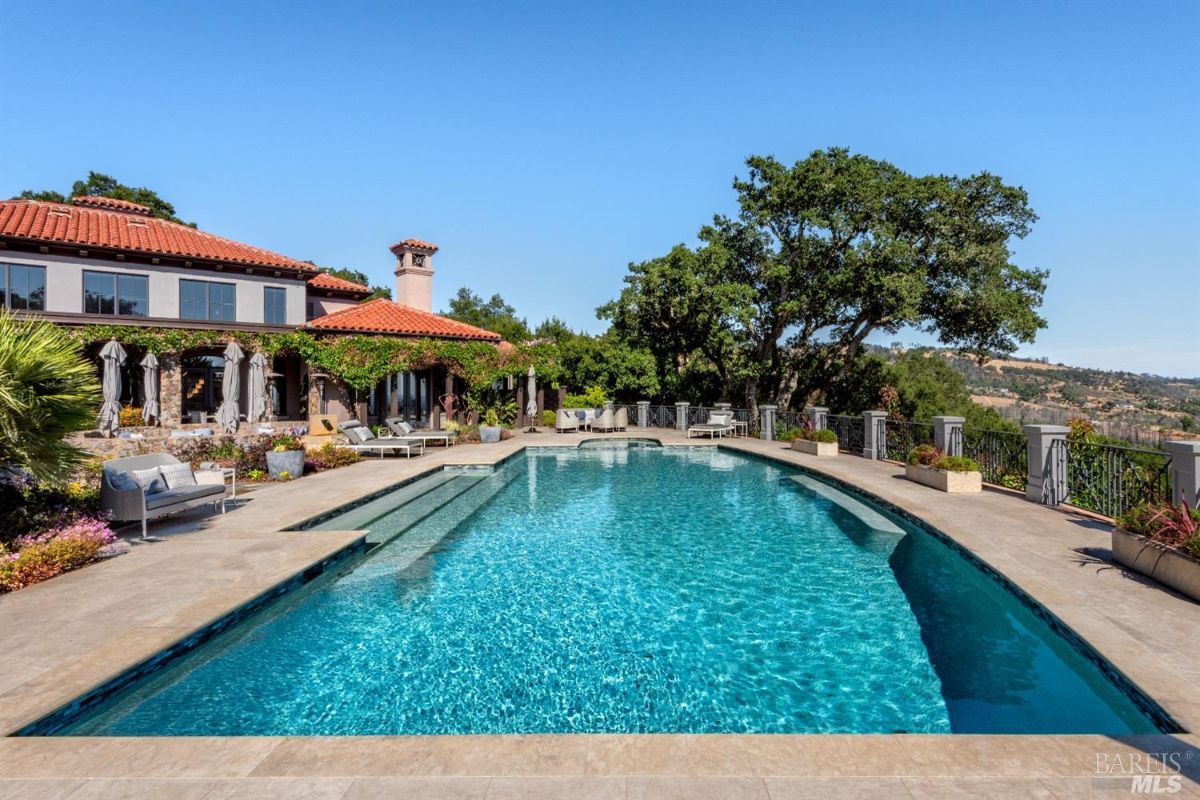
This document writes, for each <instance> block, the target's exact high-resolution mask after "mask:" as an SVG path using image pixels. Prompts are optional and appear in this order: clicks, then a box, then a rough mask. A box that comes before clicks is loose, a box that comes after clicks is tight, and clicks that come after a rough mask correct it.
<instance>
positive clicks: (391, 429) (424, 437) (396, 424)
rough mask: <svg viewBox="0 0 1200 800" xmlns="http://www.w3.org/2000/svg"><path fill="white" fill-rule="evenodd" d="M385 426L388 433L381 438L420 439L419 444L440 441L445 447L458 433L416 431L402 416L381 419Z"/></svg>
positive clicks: (452, 442) (451, 443)
mask: <svg viewBox="0 0 1200 800" xmlns="http://www.w3.org/2000/svg"><path fill="white" fill-rule="evenodd" d="M383 424H384V426H386V427H387V429H388V433H387V434H386V435H384V437H383V438H385V439H389V438H392V437H399V438H401V439H420V440H421V444H425V443H426V442H442V443H443V444H444V445H445V446H446V447H451V446H453V445H454V440H455V439H457V438H458V434H456V433H452V432H450V431H418V430H415V429H414V428H413V426H412V425H409V424H408V423H407V422H405V421H404V417H388V418H387V419H385V420H384V421H383Z"/></svg>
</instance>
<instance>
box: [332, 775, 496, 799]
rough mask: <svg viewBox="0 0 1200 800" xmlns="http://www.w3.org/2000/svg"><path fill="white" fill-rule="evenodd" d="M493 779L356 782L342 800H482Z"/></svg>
mask: <svg viewBox="0 0 1200 800" xmlns="http://www.w3.org/2000/svg"><path fill="white" fill-rule="evenodd" d="M490 782H491V779H490V778H454V777H447V778H357V779H355V781H354V782H353V783H352V784H350V788H349V790H348V791H347V792H346V794H345V796H344V797H343V800H483V798H485V797H486V796H487V790H488V784H489V783H490Z"/></svg>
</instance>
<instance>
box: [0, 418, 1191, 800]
mask: <svg viewBox="0 0 1200 800" xmlns="http://www.w3.org/2000/svg"><path fill="white" fill-rule="evenodd" d="M626 435H629V436H637V435H640V432H638V431H636V430H631V431H630V433H629V434H626ZM646 435H649V436H652V437H654V438H658V439H660V440H662V441H663V443H664V444H671V443H678V444H682V443H685V439H684V437H682V436H681V435H679V434H675V433H673V432H665V431H660V430H650V431H647V432H646ZM605 436H606V435H603V434H601V435H598V436H597V437H592V436H590V435H575V434H564V435H555V434H548V433H544V434H540V435H522V436H517V437H514V438H513V439H511V440H509V441H507V442H502V443H500V444H497V445H487V446H479V445H459V446H457V447H453V448H449V449H440V448H435V449H430V450H428V451H426V454H425V455H424V456H422V457H419V458H414V459H411V460H405V459H395V458H388V459H384V460H378V459H369V460H367V461H364V462H363V463H362V464H359V465H356V466H353V467H349V468H345V469H341V470H335V471H332V472H327V473H323V474H320V475H315V476H310V477H308V478H305V479H303V480H301V481H296V482H292V483H288V484H279V485H273V486H270V487H266V488H262V489H260V490H258V491H256V492H253V493H252V494H250V495H248V496H247V499H246V502H245V503H243V504H241V505H240V507H238V508H237V509H236V510H234V511H231V512H230V513H228V514H226V515H224V516H204V515H200V514H193V515H189V516H188V517H186V518H182V519H180V520H178V521H176V522H173V523H169V524H166V525H162V526H160V527H159V528H158V530H157V531H153V532H160V533H164V534H165V535H164V536H163V541H159V542H155V543H150V544H136V545H135V546H134V548H133V551H132V552H131V553H129V554H127V555H124V556H121V557H119V558H116V559H113V560H111V561H108V562H104V563H101V564H97V565H93V566H90V567H87V568H85V569H83V570H80V571H78V572H75V573H72V574H69V575H65V576H62V577H60V578H56V579H54V580H52V581H48V582H46V583H43V584H39V585H37V586H33V587H30V588H29V589H25V590H22V591H20V592H16V593H14V594H11V595H4V596H0V733H10V732H12V731H15V730H17V729H19V728H21V727H22V726H24V725H26V724H28V723H30V722H32V721H34V720H36V719H38V718H40V717H41V716H43V715H44V714H46V713H48V712H50V711H52V710H54V709H55V708H57V707H59V706H60V705H62V704H64V703H66V702H68V701H70V700H71V699H73V698H75V697H77V696H79V695H80V694H82V693H83V692H85V691H87V690H88V689H90V688H92V687H94V686H96V685H97V684H100V683H102V682H103V681H105V680H107V679H108V678H110V677H112V676H113V675H116V674H118V673H120V672H121V671H123V670H124V669H126V668H127V667H129V666H131V665H132V664H135V663H137V662H138V661H140V660H142V659H143V658H146V657H148V656H150V655H152V654H154V653H156V652H158V651H160V650H162V649H163V648H164V647H166V646H168V645H170V644H172V643H173V642H175V641H177V640H179V639H180V638H182V637H184V636H185V635H187V634H188V633H190V632H191V631H193V630H195V629H196V628H197V627H199V626H201V625H203V624H205V623H207V622H209V621H211V620H213V619H216V618H219V617H221V616H222V615H224V614H226V613H228V612H229V611H231V610H233V609H235V608H237V607H239V606H240V605H242V604H243V603H245V602H246V601H248V600H250V599H252V598H253V597H255V596H257V595H259V594H261V593H262V592H264V591H266V590H268V589H270V588H271V587H272V586H274V585H276V584H278V583H279V582H280V581H282V580H284V579H286V578H288V577H290V576H292V575H295V574H296V573H298V572H301V571H303V570H304V569H305V568H307V567H309V566H310V565H312V564H315V563H319V562H320V561H322V560H323V559H325V558H327V557H328V556H329V555H330V554H332V553H335V552H337V551H338V550H340V549H342V548H344V547H346V546H347V545H349V544H352V543H353V542H354V541H355V540H356V539H357V538H358V537H359V536H360V534H359V533H355V532H351V531H348V532H316V531H307V532H302V533H291V532H285V531H282V530H281V529H282V528H285V527H288V526H290V525H293V524H295V523H297V522H299V521H301V520H304V519H306V518H308V517H311V516H314V515H315V514H317V513H319V512H321V511H324V510H327V509H329V508H331V507H333V506H336V505H340V504H342V503H345V502H348V501H350V500H353V499H355V498H357V497H361V496H363V495H366V494H369V493H371V492H373V491H376V490H378V489H381V488H385V487H387V486H390V485H392V484H394V483H397V482H399V481H401V480H404V479H406V478H409V477H412V476H414V475H417V474H420V473H423V472H426V471H429V470H431V469H433V468H436V467H438V466H440V465H442V464H470V463H474V464H490V463H494V462H496V461H499V460H500V459H502V458H504V457H506V456H508V455H510V454H512V453H514V452H517V451H518V450H519V449H521V448H522V447H524V446H525V445H527V444H528V445H570V444H574V443H577V442H578V441H580V440H582V439H585V438H604V437H605ZM615 436H621V434H617V435H615ZM686 443H687V444H691V445H708V444H709V443H708V442H707V441H698V440H695V439H693V440H690V441H686ZM721 444H722V445H724V446H727V447H730V448H734V449H740V450H746V451H749V452H753V453H757V454H759V455H766V456H770V457H773V458H780V459H782V460H785V461H788V462H791V463H795V464H800V465H802V466H804V467H808V468H810V469H813V470H816V471H819V472H823V473H826V474H829V475H830V476H832V477H835V478H840V479H842V480H846V481H848V482H850V483H853V484H854V485H857V486H859V487H861V488H863V489H865V490H867V491H869V492H871V493H873V494H875V495H877V496H879V497H880V498H882V499H884V500H886V501H888V502H890V503H892V504H894V505H896V506H899V507H901V508H903V509H905V510H907V511H909V512H911V513H913V514H916V515H917V516H920V517H921V518H923V519H924V520H926V521H927V522H929V523H930V524H932V525H933V526H935V527H937V528H938V529H940V530H941V531H943V532H944V533H946V534H947V535H948V536H950V537H951V538H952V539H954V540H955V541H957V542H958V543H959V544H961V545H963V546H964V547H966V548H967V549H969V550H970V551H972V552H973V553H974V554H976V555H977V556H979V557H980V558H981V559H983V560H984V561H986V562H987V563H988V564H989V565H991V566H992V567H994V568H995V569H996V570H997V571H999V572H1001V573H1002V574H1004V575H1005V576H1006V577H1007V578H1008V579H1009V580H1011V581H1012V582H1013V583H1014V584H1016V585H1017V586H1019V587H1020V588H1021V589H1023V590H1024V591H1026V592H1027V593H1029V594H1030V595H1031V596H1032V597H1033V598H1035V599H1036V600H1037V601H1038V602H1040V603H1042V604H1043V605H1044V606H1046V607H1047V608H1048V609H1049V610H1050V611H1051V612H1052V613H1054V614H1055V615H1056V616H1057V617H1058V618H1059V619H1061V620H1062V621H1063V622H1064V623H1066V624H1067V625H1068V626H1070V627H1071V628H1072V629H1074V630H1075V631H1077V632H1078V633H1080V634H1081V635H1082V636H1083V637H1084V638H1086V639H1087V640H1088V641H1089V642H1090V643H1091V644H1092V645H1093V646H1094V647H1095V648H1096V650H1097V651H1099V652H1100V653H1101V654H1102V655H1103V656H1104V657H1105V658H1107V659H1108V660H1109V661H1110V662H1112V663H1113V664H1114V665H1115V666H1116V667H1117V668H1118V669H1119V670H1121V671H1122V672H1123V673H1124V674H1125V675H1127V676H1128V677H1129V678H1130V679H1132V680H1133V681H1134V682H1135V683H1137V684H1138V685H1139V686H1140V687H1141V688H1142V689H1143V690H1145V691H1146V693H1147V694H1149V695H1150V696H1151V697H1153V698H1154V699H1155V700H1156V701H1157V702H1158V703H1159V704H1161V705H1162V706H1163V708H1165V709H1166V710H1167V711H1168V712H1169V713H1170V714H1171V715H1172V716H1173V717H1174V718H1175V719H1176V720H1177V721H1178V722H1179V723H1180V724H1181V725H1182V726H1183V727H1184V729H1185V730H1187V731H1197V730H1200V658H1198V656H1200V605H1197V604H1195V603H1192V602H1190V601H1188V600H1186V599H1184V598H1181V597H1179V596H1177V595H1174V594H1172V593H1170V592H1169V591H1167V590H1165V589H1163V588H1161V587H1159V586H1157V585H1156V584H1152V583H1149V582H1147V581H1143V580H1141V579H1139V578H1136V577H1134V576H1132V575H1129V574H1127V573H1125V572H1124V571H1122V570H1120V569H1119V568H1116V567H1114V566H1112V565H1111V564H1110V563H1108V561H1107V556H1108V547H1109V534H1108V530H1107V527H1106V526H1103V525H1101V524H1098V523H1096V522H1094V521H1091V520H1088V519H1086V518H1084V517H1077V516H1073V515H1070V514H1066V513H1062V512H1059V511H1054V510H1050V509H1046V508H1042V507H1039V506H1037V505H1035V504H1033V503H1028V502H1026V501H1024V500H1022V499H1020V498H1019V497H1017V496H1015V495H1013V494H1010V493H1006V492H1002V491H987V492H985V493H984V494H983V495H978V496H951V495H945V494H941V493H938V492H935V491H933V490H931V489H927V488H925V487H921V486H918V485H916V484H913V483H909V482H907V481H904V480H903V479H902V477H901V475H902V469H901V468H900V467H899V466H897V465H894V464H886V463H876V462H870V461H866V460H864V459H861V458H856V457H851V456H842V457H838V458H836V459H818V458H816V457H812V456H805V455H801V454H799V453H794V452H792V451H790V450H788V449H786V447H785V446H784V445H782V444H780V443H778V442H763V441H760V440H757V439H726V440H723V441H722V442H721ZM1150 753H1158V754H1163V753H1175V754H1176V758H1177V761H1176V762H1175V763H1177V764H1178V766H1179V768H1181V770H1182V772H1183V774H1184V775H1185V776H1188V777H1186V778H1185V779H1184V788H1183V789H1182V790H1181V792H1180V793H1178V794H1175V795H1174V796H1183V797H1188V796H1191V797H1195V798H1200V788H1198V787H1200V784H1197V783H1196V780H1197V778H1198V777H1200V737H1197V736H1196V735H1194V734H1192V733H1187V734H1178V735H1171V736H1168V735H1162V736H1154V737H1133V738H1128V739H1120V740H1119V739H1114V738H1110V737H1103V736H916V735H902V736H887V735H881V736H803V735H800V736H781V735H775V736H743V735H728V736H725V735H721V736H716V735H707V736H696V735H656V736H615V735H597V736H458V737H454V736H452V737H432V736H427V737H408V736H400V737H345V738H324V737H269V738H263V737H228V738H220V737H212V738H209V737H188V738H139V739H123V738H74V737H50V738H15V737H2V738H0V800H4V799H5V798H9V797H13V798H63V797H71V798H76V799H77V800H82V799H83V798H96V797H153V798H208V799H209V800H216V798H231V797H245V798H260V797H262V798H265V797H279V798H292V797H311V798H368V797H381V798H383V797H387V798H406V797H414V798H417V797H419V798H443V797H455V798H458V797H463V798H466V797H478V798H482V797H528V798H535V797H571V798H576V797H596V798H608V797H614V798H616V797H620V798H624V797H630V798H635V797H637V798H657V797H672V798H675V797H678V798H691V797H714V798H739V797H754V798H766V797H771V798H776V800H778V798H797V799H798V798H809V797H814V798H816V797H820V798H825V797H855V798H857V797H872V798H889V797H902V798H908V797H1005V798H1007V797H1045V798H1061V799H1065V798H1076V797H1115V796H1118V795H1127V794H1129V792H1130V775H1131V774H1132V773H1133V772H1134V771H1143V772H1144V771H1148V770H1149V769H1151V768H1153V766H1154V765H1155V764H1158V763H1159V761H1157V760H1155V759H1154V757H1147V756H1146V755H1145V754H1150ZM1134 754H1140V755H1141V758H1142V759H1144V760H1143V761H1142V762H1141V763H1142V766H1141V768H1140V770H1137V769H1135V770H1130V771H1126V772H1125V773H1123V774H1117V775H1115V776H1097V774H1096V770H1097V764H1098V759H1102V761H1101V762H1100V763H1106V764H1114V763H1115V759H1117V758H1118V757H1119V758H1120V759H1121V763H1122V764H1123V765H1128V764H1130V757H1131V756H1132V755H1134ZM1163 757H1164V756H1161V755H1160V756H1159V758H1163ZM1147 758H1148V760H1145V759H1147ZM1167 771H1168V772H1170V771H1173V769H1168V770H1167ZM1163 785H1164V786H1165V785H1166V784H1163Z"/></svg>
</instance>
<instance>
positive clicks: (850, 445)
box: [825, 414, 863, 456]
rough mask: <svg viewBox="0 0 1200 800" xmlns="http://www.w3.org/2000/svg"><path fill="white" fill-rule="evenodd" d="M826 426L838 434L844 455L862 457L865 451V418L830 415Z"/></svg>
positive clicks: (839, 445)
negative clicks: (849, 454)
mask: <svg viewBox="0 0 1200 800" xmlns="http://www.w3.org/2000/svg"><path fill="white" fill-rule="evenodd" d="M825 424H826V425H828V426H829V430H831V431H833V432H834V433H836V434H837V437H838V449H839V450H841V451H842V452H843V453H851V454H853V455H856V456H861V455H862V451H863V418H862V417H853V416H847V415H845V414H830V415H829V416H828V417H826V420H825Z"/></svg>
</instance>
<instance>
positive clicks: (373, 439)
mask: <svg viewBox="0 0 1200 800" xmlns="http://www.w3.org/2000/svg"><path fill="white" fill-rule="evenodd" d="M338 430H339V431H341V432H342V433H343V434H345V436H346V438H347V439H348V440H349V444H340V445H338V447H342V448H345V449H347V450H356V451H358V452H360V453H362V452H372V451H376V452H378V453H379V457H380V458H383V455H384V453H401V452H402V453H404V457H405V458H412V454H413V450H416V451H417V455H420V454H421V453H424V452H425V443H424V442H422V441H421V440H419V439H401V438H398V437H387V438H380V437H378V436H376V435H375V433H374V432H373V431H372V430H371V429H370V428H368V427H367V426H366V425H363V424H362V423H361V422H359V421H358V420H356V419H355V420H350V421H349V422H343V423H341V424H339V425H338Z"/></svg>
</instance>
